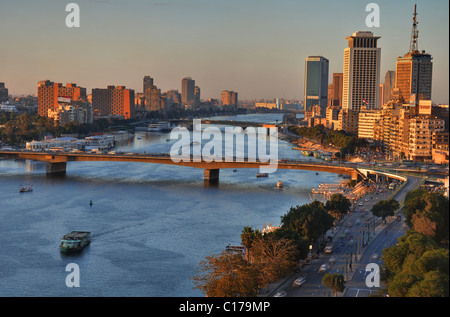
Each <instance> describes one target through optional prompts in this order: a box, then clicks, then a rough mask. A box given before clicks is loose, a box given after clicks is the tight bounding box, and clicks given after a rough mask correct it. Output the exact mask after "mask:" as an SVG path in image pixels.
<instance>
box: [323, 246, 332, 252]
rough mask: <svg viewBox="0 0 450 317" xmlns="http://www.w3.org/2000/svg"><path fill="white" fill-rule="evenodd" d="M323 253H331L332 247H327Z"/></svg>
mask: <svg viewBox="0 0 450 317" xmlns="http://www.w3.org/2000/svg"><path fill="white" fill-rule="evenodd" d="M324 252H325V253H327V254H330V253H332V252H333V247H332V246H331V245H327V246H326V247H325V250H324Z"/></svg>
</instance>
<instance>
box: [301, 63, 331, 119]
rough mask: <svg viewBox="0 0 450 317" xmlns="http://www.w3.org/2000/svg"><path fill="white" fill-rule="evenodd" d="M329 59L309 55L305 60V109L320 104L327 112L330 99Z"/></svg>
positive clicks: (308, 109) (307, 109)
mask: <svg viewBox="0 0 450 317" xmlns="http://www.w3.org/2000/svg"><path fill="white" fill-rule="evenodd" d="M328 68H329V65H328V59H326V58H325V57H322V56H309V57H307V58H306V61H305V111H310V109H311V108H312V107H313V106H315V105H319V106H320V108H321V109H322V110H323V111H322V113H325V109H326V107H327V99H328Z"/></svg>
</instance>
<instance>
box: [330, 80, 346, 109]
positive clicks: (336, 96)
mask: <svg viewBox="0 0 450 317" xmlns="http://www.w3.org/2000/svg"><path fill="white" fill-rule="evenodd" d="M343 75H344V74H343V73H333V83H332V84H330V85H329V86H328V106H339V107H341V106H342V79H343Z"/></svg>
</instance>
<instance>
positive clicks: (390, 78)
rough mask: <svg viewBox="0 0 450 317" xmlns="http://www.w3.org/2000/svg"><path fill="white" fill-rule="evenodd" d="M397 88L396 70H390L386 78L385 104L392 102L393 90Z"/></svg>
mask: <svg viewBox="0 0 450 317" xmlns="http://www.w3.org/2000/svg"><path fill="white" fill-rule="evenodd" d="M394 88H395V70H388V71H387V72H386V75H385V76H384V93H383V94H384V102H383V104H385V103H387V102H388V101H389V100H391V96H392V90H393V89H394Z"/></svg>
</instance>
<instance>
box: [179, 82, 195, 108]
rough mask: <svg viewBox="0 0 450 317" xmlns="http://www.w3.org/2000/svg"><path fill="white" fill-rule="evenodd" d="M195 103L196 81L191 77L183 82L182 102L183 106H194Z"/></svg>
mask: <svg viewBox="0 0 450 317" xmlns="http://www.w3.org/2000/svg"><path fill="white" fill-rule="evenodd" d="M194 101H195V80H193V79H192V78H191V77H186V78H183V80H182V81H181V102H182V103H183V105H192V104H193V103H194Z"/></svg>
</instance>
